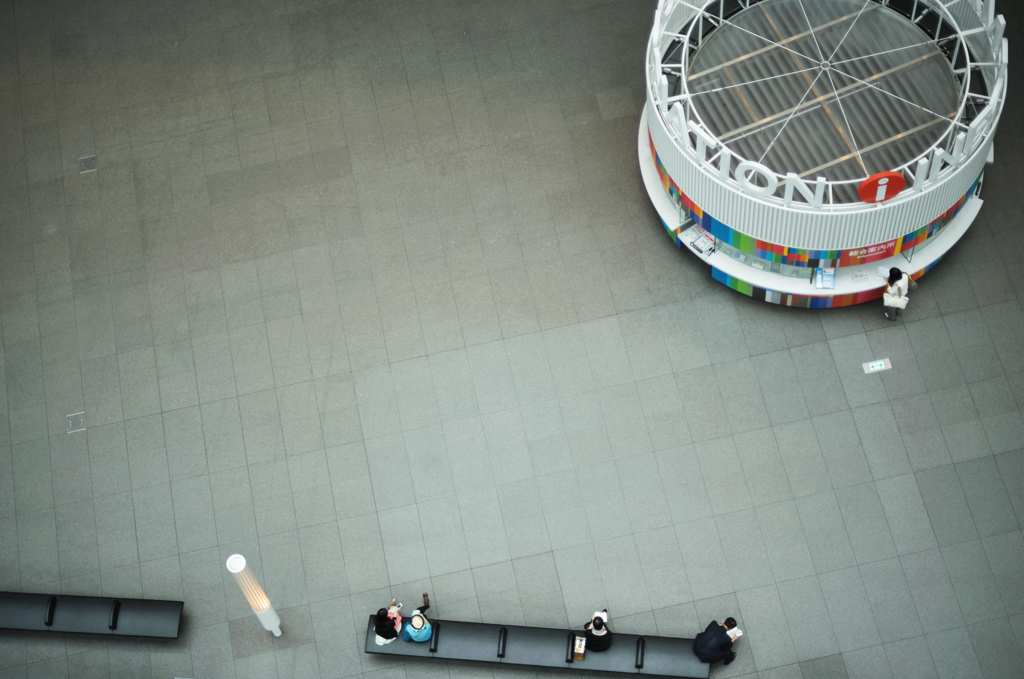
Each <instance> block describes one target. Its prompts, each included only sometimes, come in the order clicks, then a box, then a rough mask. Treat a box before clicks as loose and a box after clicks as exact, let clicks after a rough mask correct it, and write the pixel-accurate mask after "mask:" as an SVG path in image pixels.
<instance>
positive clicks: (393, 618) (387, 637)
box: [373, 599, 402, 646]
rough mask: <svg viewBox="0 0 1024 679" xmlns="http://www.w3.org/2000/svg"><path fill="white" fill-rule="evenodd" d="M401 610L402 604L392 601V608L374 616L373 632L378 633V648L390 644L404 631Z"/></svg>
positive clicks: (380, 610) (382, 610) (389, 607)
mask: <svg viewBox="0 0 1024 679" xmlns="http://www.w3.org/2000/svg"><path fill="white" fill-rule="evenodd" d="M401 610H402V604H400V603H397V599H392V600H391V605H390V606H388V607H387V608H381V609H379V610H378V611H377V615H375V616H373V631H374V632H376V633H377V638H376V639H375V641H376V642H377V645H378V646H383V645H384V644H390V643H391V642H392V641H394V640H395V639H397V638H398V632H399V630H401V629H402V616H401V614H400V611H401Z"/></svg>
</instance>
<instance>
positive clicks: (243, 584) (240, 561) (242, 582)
mask: <svg viewBox="0 0 1024 679" xmlns="http://www.w3.org/2000/svg"><path fill="white" fill-rule="evenodd" d="M227 566H228V572H229V573H231V575H232V576H233V577H234V578H235V582H237V583H238V586H239V587H240V588H241V589H242V594H244V595H245V600H246V601H248V602H249V605H250V606H252V612H253V613H255V614H256V617H257V618H259V621H260V623H262V624H263V628H264V629H266V630H267V631H268V632H273V633H274V636H275V637H279V636H281V618H280V617H279V616H278V615H277V611H275V610H274V607H273V606H271V605H270V599H268V598H267V593H266V592H264V591H263V588H262V587H260V583H259V581H258V580H256V576H255V575H253V574H252V570H250V569H249V566H248V564H246V563H245V557H244V556H242V555H241V554H232V555H231V556H229V557H228V562H227Z"/></svg>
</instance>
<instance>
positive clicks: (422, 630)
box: [402, 592, 431, 641]
mask: <svg viewBox="0 0 1024 679" xmlns="http://www.w3.org/2000/svg"><path fill="white" fill-rule="evenodd" d="M428 608H430V597H429V596H427V593H426V592H424V593H423V605H422V606H420V607H419V608H417V609H416V610H415V611H413V612H412V616H411V617H410V618H409V619H408V620H407V621H406V623H405V626H404V627H403V628H402V638H403V639H405V640H406V641H430V635H431V627H430V621H429V620H427V616H426V615H424V613H425V612H426V610H427V609H428Z"/></svg>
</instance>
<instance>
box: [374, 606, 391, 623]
mask: <svg viewBox="0 0 1024 679" xmlns="http://www.w3.org/2000/svg"><path fill="white" fill-rule="evenodd" d="M373 626H374V627H387V626H388V609H386V608H382V609H380V610H379V611H377V615H375V616H373Z"/></svg>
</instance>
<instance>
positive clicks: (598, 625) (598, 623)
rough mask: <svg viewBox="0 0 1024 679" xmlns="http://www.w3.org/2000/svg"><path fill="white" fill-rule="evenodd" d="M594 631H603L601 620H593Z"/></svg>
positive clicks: (602, 621)
mask: <svg viewBox="0 0 1024 679" xmlns="http://www.w3.org/2000/svg"><path fill="white" fill-rule="evenodd" d="M594 629H604V620H602V619H601V618H594Z"/></svg>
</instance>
